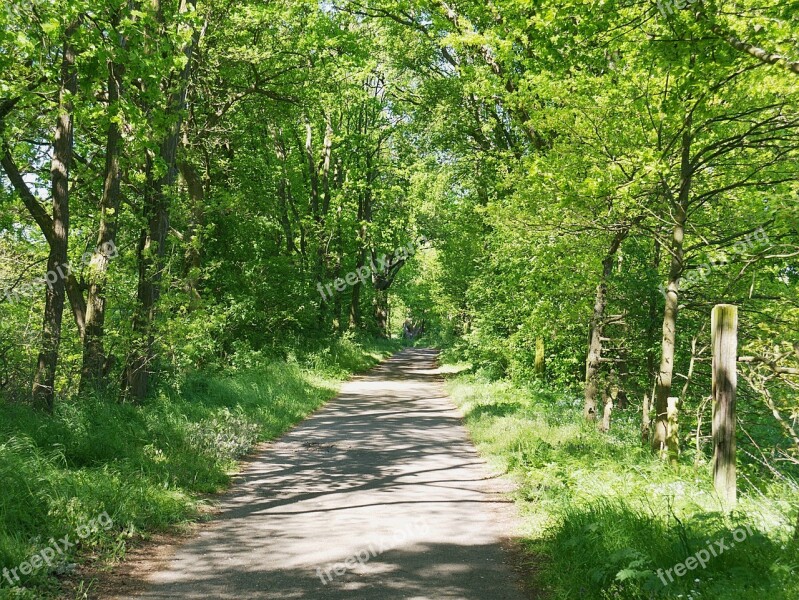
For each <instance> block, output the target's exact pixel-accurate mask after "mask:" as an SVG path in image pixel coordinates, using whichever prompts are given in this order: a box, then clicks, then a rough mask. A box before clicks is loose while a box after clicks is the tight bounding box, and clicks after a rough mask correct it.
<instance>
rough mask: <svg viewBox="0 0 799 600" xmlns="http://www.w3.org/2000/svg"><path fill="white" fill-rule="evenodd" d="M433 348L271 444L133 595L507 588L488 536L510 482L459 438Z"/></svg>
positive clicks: (340, 594) (494, 532) (497, 526)
mask: <svg viewBox="0 0 799 600" xmlns="http://www.w3.org/2000/svg"><path fill="white" fill-rule="evenodd" d="M434 357H435V353H433V352H432V351H427V350H406V351H404V352H402V353H400V354H399V355H397V356H396V357H395V358H393V359H391V360H389V361H387V362H386V363H384V364H383V365H381V366H379V367H378V368H376V369H374V370H373V371H371V372H369V373H368V374H366V375H364V376H361V377H357V378H355V379H354V380H352V381H350V382H347V383H346V384H345V385H344V386H343V387H342V390H341V394H340V395H339V396H338V397H337V398H336V399H334V400H333V401H331V402H330V403H329V404H328V405H327V406H326V407H325V408H324V409H322V410H321V411H319V412H317V413H316V414H314V415H312V416H311V417H310V418H309V419H307V420H306V421H305V422H304V423H302V424H301V425H300V426H298V427H297V428H295V429H293V430H292V431H290V432H289V433H287V434H286V435H285V436H284V437H282V438H281V439H280V440H278V441H276V442H274V443H272V444H271V445H270V446H269V448H268V450H267V451H266V453H265V454H263V455H262V456H260V457H259V458H258V459H257V460H255V461H253V462H252V463H251V464H250V465H249V467H248V468H247V469H246V470H245V471H244V472H243V473H242V474H241V475H240V476H239V477H238V478H237V481H236V485H235V486H234V489H233V490H232V492H231V493H230V494H229V495H227V496H226V497H225V498H224V499H223V500H222V502H221V509H222V511H221V514H220V515H219V517H218V520H217V522H215V523H214V524H213V525H211V526H210V527H208V528H207V529H206V530H205V531H203V532H202V534H201V535H200V537H199V538H198V539H196V540H194V541H193V542H190V543H189V544H187V545H186V546H185V547H184V548H182V549H181V550H180V552H179V553H178V555H177V556H176V558H175V560H174V561H173V563H172V565H171V567H170V569H169V570H167V571H164V572H161V573H157V574H155V575H154V576H153V577H152V586H151V587H150V589H149V590H148V591H147V592H146V593H145V594H144V595H143V596H142V597H143V598H150V599H155V598H164V599H166V598H174V597H180V598H208V597H213V598H223V599H224V598H242V597H257V598H295V597H296V598H300V597H303V598H346V597H352V596H351V594H354V593H358V594H361V593H363V594H367V595H370V596H369V597H371V595H374V597H376V598H381V599H382V598H389V599H391V598H398V599H399V598H408V597H424V598H462V599H464V598H474V599H478V598H488V597H491V598H508V599H516V598H521V597H522V596H521V595H520V592H519V591H518V590H517V589H516V587H514V586H513V583H512V582H513V578H514V577H513V574H512V572H510V571H509V570H508V568H507V567H506V565H505V561H506V557H505V554H504V551H503V550H502V547H501V543H500V542H501V538H502V536H503V535H504V534H505V533H506V532H507V531H508V530H512V528H513V527H512V525H511V523H512V522H513V517H512V513H511V512H509V510H508V502H507V500H506V499H505V498H504V495H503V493H504V492H506V491H509V489H510V484H508V483H507V482H503V481H498V480H496V479H492V478H491V473H490V472H489V471H488V470H487V468H486V466H485V464H484V463H483V461H482V460H481V459H480V458H479V457H478V456H477V454H476V452H475V450H474V447H473V446H472V445H471V444H470V442H469V441H468V438H467V436H466V435H465V431H464V429H463V428H462V426H461V417H460V413H459V411H458V410H457V409H456V408H455V407H454V406H453V405H452V404H451V402H450V401H449V400H448V398H447V397H446V396H445V395H444V393H443V389H442V384H441V381H440V380H439V379H438V377H436V375H435V372H436V370H435V369H432V368H429V365H430V363H431V362H432V361H433V359H434ZM351 557H356V559H355V562H354V563H353V564H352V565H350V566H349V567H348V568H346V569H344V570H343V572H342V573H340V574H336V573H335V570H333V571H331V569H335V566H336V565H339V564H341V563H345V562H346V561H347V560H348V559H349V558H351ZM358 557H360V560H358ZM317 569H321V570H322V571H321V572H322V575H323V578H327V579H326V582H325V583H323V581H322V580H321V579H320V576H319V572H317ZM326 572H327V573H328V575H327V576H326V575H324V574H325V573H326ZM498 590H504V591H498Z"/></svg>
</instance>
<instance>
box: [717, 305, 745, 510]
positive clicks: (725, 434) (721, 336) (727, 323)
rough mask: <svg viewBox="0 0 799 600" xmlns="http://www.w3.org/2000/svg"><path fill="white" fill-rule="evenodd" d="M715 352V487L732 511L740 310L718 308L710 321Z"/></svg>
mask: <svg viewBox="0 0 799 600" xmlns="http://www.w3.org/2000/svg"><path fill="white" fill-rule="evenodd" d="M710 327H711V332H710V344H711V346H712V348H713V387H712V396H713V485H714V487H715V488H716V492H717V493H718V495H719V497H720V498H721V500H722V502H723V503H724V504H725V508H727V509H731V508H733V507H734V506H735V503H736V500H737V483H736V467H735V388H736V385H737V383H738V373H737V366H736V361H737V358H738V357H737V353H738V307H737V306H733V305H731V304H719V305H717V306H715V307H714V308H713V313H712V316H711V320H710Z"/></svg>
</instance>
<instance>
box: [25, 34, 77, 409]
mask: <svg viewBox="0 0 799 600" xmlns="http://www.w3.org/2000/svg"><path fill="white" fill-rule="evenodd" d="M77 84H78V81H77V74H76V72H75V50H74V48H73V47H72V44H71V43H70V42H69V40H68V39H67V41H66V42H64V49H63V57H62V61H61V91H60V92H59V102H58V120H57V122H56V132H55V143H54V145H53V159H52V166H51V175H52V186H53V187H52V193H53V221H52V239H51V240H50V254H49V256H48V258H47V290H46V292H45V308H44V323H43V326H42V349H41V352H40V353H39V360H38V364H37V367H36V374H35V376H34V379H33V390H32V391H33V402H34V404H35V405H36V406H38V407H40V408H43V409H45V410H47V411H52V410H53V404H54V401H55V376H56V368H57V366H58V352H59V347H60V344H61V322H62V319H63V314H64V302H65V299H66V284H65V281H64V280H65V277H66V275H65V271H66V272H68V271H69V266H68V264H67V262H68V253H67V251H68V239H69V170H70V166H71V164H72V145H73V130H72V127H73V104H72V96H74V94H75V93H76V92H77V88H78V85H77Z"/></svg>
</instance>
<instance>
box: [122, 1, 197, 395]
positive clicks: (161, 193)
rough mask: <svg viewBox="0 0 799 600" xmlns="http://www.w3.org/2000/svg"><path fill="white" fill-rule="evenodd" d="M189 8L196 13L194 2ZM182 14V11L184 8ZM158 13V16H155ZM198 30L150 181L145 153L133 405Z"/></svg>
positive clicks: (141, 384)
mask: <svg viewBox="0 0 799 600" xmlns="http://www.w3.org/2000/svg"><path fill="white" fill-rule="evenodd" d="M189 4H190V5H191V6H192V7H193V8H196V0H190V2H189ZM181 8H182V10H184V11H185V10H187V9H188V7H187V5H186V4H183V5H182V7H181ZM159 13H160V11H159ZM199 33H200V32H199V31H197V30H195V31H194V34H193V36H192V39H191V41H190V42H189V43H188V44H187V46H186V47H185V48H184V50H183V52H184V54H185V56H186V58H187V61H186V64H185V67H184V69H183V71H182V73H180V76H179V79H178V83H177V84H176V85H177V89H176V90H175V91H173V92H172V93H171V94H170V95H169V99H168V102H167V105H166V107H165V109H161V110H165V112H166V114H177V115H178V116H177V118H176V119H175V121H174V122H173V123H172V124H171V126H170V128H169V130H168V131H167V132H166V135H165V137H164V138H163V140H162V142H161V144H160V148H159V158H160V160H161V161H162V162H163V164H164V165H165V166H166V169H165V171H164V173H163V174H162V175H160V176H159V177H154V176H153V167H154V162H155V161H154V157H153V156H152V155H150V154H148V157H147V165H146V167H145V168H146V172H147V176H146V180H147V186H146V191H145V194H144V198H143V203H144V216H145V218H146V220H147V229H144V230H142V232H141V234H140V236H139V245H138V247H137V254H136V259H137V263H138V270H139V282H138V287H137V293H136V298H137V305H136V311H135V313H134V317H133V334H134V341H133V343H132V346H131V351H130V353H129V354H128V359H127V361H126V367H125V373H124V381H123V397H130V398H132V399H133V400H135V401H141V400H143V399H144V398H145V397H146V396H147V393H148V391H149V383H150V376H151V374H152V372H153V369H154V363H155V359H156V354H155V318H156V308H157V305H158V300H159V298H160V295H161V279H162V275H163V269H164V257H165V255H166V236H167V233H168V231H169V200H168V197H167V194H168V189H169V188H170V187H172V186H173V185H174V184H175V181H176V180H177V173H178V169H177V151H178V144H179V141H180V129H181V125H182V122H183V118H182V112H183V110H184V108H185V104H186V90H187V87H188V80H189V75H190V74H191V68H192V54H193V51H194V48H195V46H196V45H197V43H198V41H199Z"/></svg>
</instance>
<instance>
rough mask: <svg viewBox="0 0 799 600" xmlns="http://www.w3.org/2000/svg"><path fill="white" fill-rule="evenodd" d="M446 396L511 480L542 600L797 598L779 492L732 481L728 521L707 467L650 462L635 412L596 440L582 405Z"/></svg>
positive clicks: (537, 398)
mask: <svg viewBox="0 0 799 600" xmlns="http://www.w3.org/2000/svg"><path fill="white" fill-rule="evenodd" d="M448 391H449V393H450V395H451V396H452V397H453V399H454V400H455V401H456V403H457V404H459V405H460V406H461V407H462V409H463V411H464V413H465V415H466V423H467V426H468V427H469V429H470V431H471V435H472V437H473V439H474V440H475V443H476V444H477V445H478V448H479V449H480V450H481V452H482V453H483V454H484V455H485V456H486V457H487V458H488V459H489V460H490V461H493V462H494V463H495V466H497V467H499V468H501V469H505V470H506V471H507V472H509V473H511V474H512V475H513V476H514V478H515V479H516V480H517V481H518V484H519V486H518V491H517V492H516V500H517V503H518V506H519V507H520V509H521V513H522V515H523V520H524V524H525V530H524V532H523V535H524V543H525V545H526V546H527V548H528V549H529V551H530V553H531V554H532V555H533V556H535V561H536V563H538V564H537V567H536V572H537V574H536V575H535V581H534V582H533V585H534V586H536V587H538V588H539V589H544V590H545V593H546V594H547V596H548V597H551V598H555V599H558V600H560V599H563V600H567V599H568V600H573V599H575V598H588V599H623V600H637V599H655V598H685V599H699V598H713V599H715V600H726V599H729V600H733V599H734V600H740V599H741V598H769V599H772V600H796V599H797V598H799V545H798V544H797V542H796V541H795V540H793V539H792V526H791V525H792V519H791V514H792V506H791V503H792V502H795V491H792V490H791V488H790V487H789V486H788V485H779V484H777V483H775V482H774V481H772V480H768V479H767V478H765V477H763V478H762V479H761V480H753V479H752V478H751V477H750V478H749V481H748V482H747V481H741V482H740V483H741V486H742V489H741V500H740V502H739V506H738V509H737V510H736V511H735V513H733V514H732V515H725V514H724V513H723V512H721V511H720V510H719V504H718V501H717V498H716V496H715V494H714V493H713V489H712V485H711V481H710V479H711V478H710V468H709V465H708V464H707V463H706V462H702V463H700V464H698V465H694V464H686V465H680V467H679V468H678V469H673V468H671V467H669V466H668V465H664V464H662V463H661V462H660V461H658V460H656V459H654V458H653V457H652V455H651V453H650V452H649V451H648V450H646V449H644V448H642V447H641V445H640V442H639V441H638V440H639V439H640V436H639V434H638V423H637V422H636V416H635V415H634V414H630V415H624V414H623V413H618V415H614V416H617V417H618V418H616V420H615V421H614V423H613V427H612V431H611V433H610V434H607V435H605V434H601V433H599V432H598V431H597V430H596V428H595V427H594V426H591V425H588V424H586V423H584V422H583V420H582V416H581V401H580V399H577V398H574V397H570V396H569V395H566V394H561V393H556V392H552V391H550V390H547V389H545V388H544V387H538V386H536V385H535V384H531V385H528V386H518V385H514V384H512V383H509V382H507V381H494V382H491V381H487V380H484V379H481V378H479V377H476V376H474V375H461V376H454V377H452V378H451V379H450V381H449V382H448ZM747 527H748V529H747ZM739 528H742V529H739ZM736 530H737V531H736ZM734 535H735V536H737V538H738V540H739V541H735V539H734ZM742 538H743V539H742ZM717 542H718V543H721V544H722V545H723V546H724V547H725V548H726V549H724V550H723V549H722V548H721V547H720V546H719V545H718V544H717ZM730 544H733V545H730ZM708 546H711V548H712V549H713V550H715V554H717V555H716V556H713V554H712V553H711V549H709V548H708ZM702 551H704V552H702ZM698 553H701V554H698ZM697 554H698V556H700V557H701V558H702V559H703V560H702V561H701V562H702V564H704V567H703V566H702V564H699V562H698V561H697V559H696V558H694V560H692V561H690V562H689V563H688V564H687V565H686V567H685V568H684V569H683V568H680V569H679V570H680V571H683V570H684V573H683V574H682V576H678V575H679V572H678V571H674V568H675V567H676V565H678V564H679V563H686V560H687V559H689V557H692V556H694V557H695V556H697ZM706 555H708V556H707V558H706ZM689 566H693V568H692V569H688V567H689ZM660 569H662V570H663V571H661V572H660V573H659V572H658V571H659V570H660ZM668 569H672V573H671V577H669V574H668V573H667V570H668ZM661 577H662V579H661ZM670 579H673V581H671V580H670ZM664 580H665V585H664V583H663V581H664Z"/></svg>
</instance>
